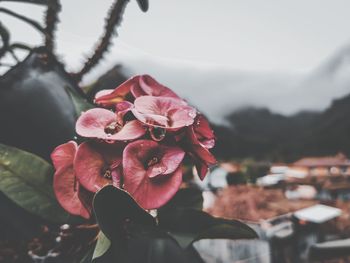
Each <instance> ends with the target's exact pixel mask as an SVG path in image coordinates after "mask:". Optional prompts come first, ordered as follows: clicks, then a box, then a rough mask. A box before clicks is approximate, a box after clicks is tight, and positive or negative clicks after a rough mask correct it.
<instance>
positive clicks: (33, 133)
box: [0, 47, 83, 160]
mask: <svg viewBox="0 0 350 263" xmlns="http://www.w3.org/2000/svg"><path fill="white" fill-rule="evenodd" d="M69 91H72V92H75V93H77V92H78V93H80V94H81V95H83V93H82V92H81V90H80V89H79V87H78V86H77V84H76V83H75V82H74V81H73V80H72V79H71V77H70V75H69V74H68V73H67V72H66V71H65V70H64V68H63V65H62V64H60V63H59V62H58V61H57V59H56V58H55V56H54V55H52V54H51V53H49V52H48V51H47V50H46V49H45V48H42V47H41V48H37V49H34V50H33V51H32V52H31V53H30V54H29V55H28V57H27V58H26V59H25V60H24V61H23V62H21V63H19V64H18V65H17V66H15V67H14V68H12V69H11V70H9V71H8V72H7V73H6V74H4V75H3V76H2V77H1V78H0V123H1V129H0V143H3V144H6V145H10V146H14V147H17V148H20V149H23V150H26V151H28V152H31V153H34V154H36V155H39V156H41V157H43V158H45V159H46V160H49V159H50V153H51V151H52V150H53V149H54V148H55V147H56V146H57V145H59V144H62V143H64V142H66V141H68V140H70V139H72V138H73V137H74V127H75V120H76V117H77V116H76V111H75V108H74V104H73V101H72V98H71V95H70V94H69Z"/></svg>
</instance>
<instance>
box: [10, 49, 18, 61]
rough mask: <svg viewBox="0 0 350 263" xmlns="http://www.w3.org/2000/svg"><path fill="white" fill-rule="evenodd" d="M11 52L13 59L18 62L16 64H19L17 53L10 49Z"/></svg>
mask: <svg viewBox="0 0 350 263" xmlns="http://www.w3.org/2000/svg"><path fill="white" fill-rule="evenodd" d="M9 52H10V54H11V56H12V57H13V59H14V60H16V62H17V63H18V62H19V58H18V57H17V56H16V54H15V52H13V50H12V49H9Z"/></svg>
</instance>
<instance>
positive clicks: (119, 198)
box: [93, 185, 156, 239]
mask: <svg viewBox="0 0 350 263" xmlns="http://www.w3.org/2000/svg"><path fill="white" fill-rule="evenodd" d="M93 207H94V211H95V215H96V220H97V222H98V224H99V226H100V228H101V230H102V231H103V233H104V234H105V235H106V236H107V237H108V238H109V239H111V238H112V237H113V236H118V235H123V234H125V224H126V223H127V224H129V223H134V224H140V225H146V226H155V225H156V221H155V219H154V218H153V217H152V216H151V215H150V214H149V213H147V212H146V211H145V210H144V209H142V208H141V207H140V206H139V205H138V204H137V203H136V201H135V200H134V199H133V198H132V197H131V196H130V195H129V194H128V193H127V192H126V191H124V190H121V189H119V188H116V187H114V186H112V185H107V186H105V187H103V188H102V189H101V190H100V191H99V192H97V194H96V195H95V197H94V200H93Z"/></svg>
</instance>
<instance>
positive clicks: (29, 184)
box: [0, 144, 69, 223]
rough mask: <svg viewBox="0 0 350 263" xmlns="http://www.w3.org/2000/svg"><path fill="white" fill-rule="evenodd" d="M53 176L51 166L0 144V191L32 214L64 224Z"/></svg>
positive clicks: (64, 216)
mask: <svg viewBox="0 0 350 263" xmlns="http://www.w3.org/2000/svg"><path fill="white" fill-rule="evenodd" d="M53 173H54V171H53V168H52V166H51V165H50V164H49V163H47V162H46V161H44V160H43V159H41V158H39V157H37V156H35V155H33V154H30V153H28V152H25V151H22V150H19V149H17V148H14V147H9V146H6V145H3V144H0V191H2V192H3V193H4V194H5V195H6V196H7V197H9V198H10V199H11V200H12V201H13V202H15V203H16V204H18V205H19V206H21V207H22V208H24V209H26V210H27V211H29V212H31V213H33V214H36V215H39V216H41V217H42V218H44V219H46V220H49V221H51V222H57V223H65V222H67V220H68V218H69V215H68V214H67V213H66V212H65V211H64V210H63V209H62V208H61V206H60V205H59V204H58V203H57V201H56V197H55V195H54V193H53V188H52V177H53Z"/></svg>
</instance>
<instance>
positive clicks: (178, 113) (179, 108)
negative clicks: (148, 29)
mask: <svg viewBox="0 0 350 263" xmlns="http://www.w3.org/2000/svg"><path fill="white" fill-rule="evenodd" d="M95 103H96V104H97V105H98V106H100V107H99V108H93V109H90V110H88V111H86V112H84V113H82V115H81V116H80V117H79V118H78V120H77V123H76V132H77V134H78V135H79V136H81V137H83V138H85V140H84V142H83V143H81V144H80V145H79V146H78V145H77V144H76V143H75V142H74V141H70V142H67V143H65V144H62V145H60V146H58V147H57V148H56V149H55V150H54V151H53V153H52V155H51V157H52V160H53V164H54V166H55V169H56V172H55V175H54V191H55V194H56V197H57V199H58V201H59V203H60V204H61V205H62V206H63V207H64V208H65V209H66V210H67V211H68V212H70V213H72V214H75V215H80V216H82V217H85V218H89V217H90V215H91V199H92V196H93V194H94V193H95V192H96V191H98V190H99V189H101V188H102V187H103V186H105V185H106V184H112V185H114V186H115V187H120V188H123V189H125V190H126V191H128V192H129V193H130V194H131V195H132V196H133V198H134V199H135V200H136V201H137V202H138V203H139V205H140V206H142V207H143V208H144V209H155V208H159V207H161V206H162V205H164V204H165V203H166V202H167V201H169V200H170V199H171V198H172V197H173V196H174V194H175V193H176V192H177V190H178V189H179V187H180V185H181V182H182V165H181V164H182V163H183V160H184V158H185V156H188V157H190V158H191V160H192V161H193V163H194V165H195V166H196V169H197V171H198V174H199V176H200V178H201V179H203V178H204V177H205V175H206V173H207V171H208V167H209V166H211V165H213V164H215V163H216V160H215V158H214V156H213V155H212V154H211V153H210V151H209V149H210V148H212V147H213V146H214V143H215V140H214V134H213V132H212V130H211V128H210V126H209V123H208V121H207V120H206V119H205V117H204V116H203V115H201V114H200V113H199V112H197V110H196V109H195V108H193V107H191V106H190V105H188V103H187V102H186V101H184V100H183V99H181V98H180V97H179V96H178V95H176V94H175V93H174V92H173V91H172V90H170V89H169V88H167V87H165V86H163V85H161V84H160V83H158V82H157V81H156V80H154V79H153V78H152V77H150V76H148V75H141V76H135V77H133V78H131V79H129V80H127V81H126V82H124V83H123V84H121V85H120V86H119V87H117V88H116V89H114V90H103V91H100V92H98V93H97V94H96V97H95Z"/></svg>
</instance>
